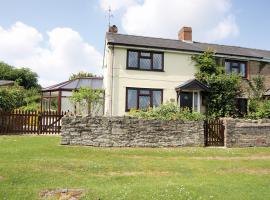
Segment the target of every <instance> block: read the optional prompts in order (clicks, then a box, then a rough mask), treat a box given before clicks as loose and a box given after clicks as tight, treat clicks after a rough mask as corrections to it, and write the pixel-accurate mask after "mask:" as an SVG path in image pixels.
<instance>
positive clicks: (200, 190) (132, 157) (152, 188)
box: [0, 136, 270, 200]
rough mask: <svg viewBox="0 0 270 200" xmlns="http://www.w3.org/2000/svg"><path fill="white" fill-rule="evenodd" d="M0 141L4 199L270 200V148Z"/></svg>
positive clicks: (55, 139) (50, 139) (0, 190)
mask: <svg viewBox="0 0 270 200" xmlns="http://www.w3.org/2000/svg"><path fill="white" fill-rule="evenodd" d="M59 143H60V138H59V137H52V136H51V137H50V136H47V137H45V136H1V137H0V199H1V200H2V199H8V200H9V199H20V200H21V199H27V200H29V199H39V195H38V193H39V192H40V191H42V190H45V189H56V188H82V189H86V190H87V193H86V195H85V196H84V197H83V198H82V199H94V200H96V199H98V198H100V199H101V200H103V199H104V200H105V199H113V200H115V199H116V200H117V199H119V200H120V199H134V200H138V199H145V200H151V199H162V200H163V199H164V200H165V199H166V200H168V199H177V200H178V199H179V200H181V199H188V200H191V199H224V200H225V199H226V200H227V199H229V200H234V199H235V200H240V199H243V200H248V199H256V200H257V199H260V200H261V199H267V200H268V199H270V148H243V149H223V148H162V149H161V148H160V149H158V148H156V149H151V148H93V147H74V146H60V145H59Z"/></svg>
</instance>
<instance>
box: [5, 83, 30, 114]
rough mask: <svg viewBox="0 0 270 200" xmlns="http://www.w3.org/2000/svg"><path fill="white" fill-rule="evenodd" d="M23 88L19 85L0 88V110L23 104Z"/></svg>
mask: <svg viewBox="0 0 270 200" xmlns="http://www.w3.org/2000/svg"><path fill="white" fill-rule="evenodd" d="M24 93H25V90H24V89H23V87H20V86H13V87H5V88H0V110H1V111H12V110H14V109H16V108H19V107H21V106H23V105H24Z"/></svg>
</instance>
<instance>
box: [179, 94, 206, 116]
mask: <svg viewBox="0 0 270 200" xmlns="http://www.w3.org/2000/svg"><path fill="white" fill-rule="evenodd" d="M200 102H201V95H200V92H197V91H194V92H180V107H181V108H188V109H189V110H190V111H193V112H200V104H201V103H200Z"/></svg>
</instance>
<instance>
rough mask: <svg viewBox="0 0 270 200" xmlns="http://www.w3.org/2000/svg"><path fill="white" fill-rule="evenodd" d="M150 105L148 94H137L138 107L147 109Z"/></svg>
mask: <svg viewBox="0 0 270 200" xmlns="http://www.w3.org/2000/svg"><path fill="white" fill-rule="evenodd" d="M149 107H150V97H149V96H139V108H140V109H147V108H149Z"/></svg>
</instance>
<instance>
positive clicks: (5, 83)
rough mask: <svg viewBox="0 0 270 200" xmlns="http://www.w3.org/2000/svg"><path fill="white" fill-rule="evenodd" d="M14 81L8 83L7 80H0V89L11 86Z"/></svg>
mask: <svg viewBox="0 0 270 200" xmlns="http://www.w3.org/2000/svg"><path fill="white" fill-rule="evenodd" d="M14 83H15V82H14V81H9V80H0V87H7V86H13V85H14Z"/></svg>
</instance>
